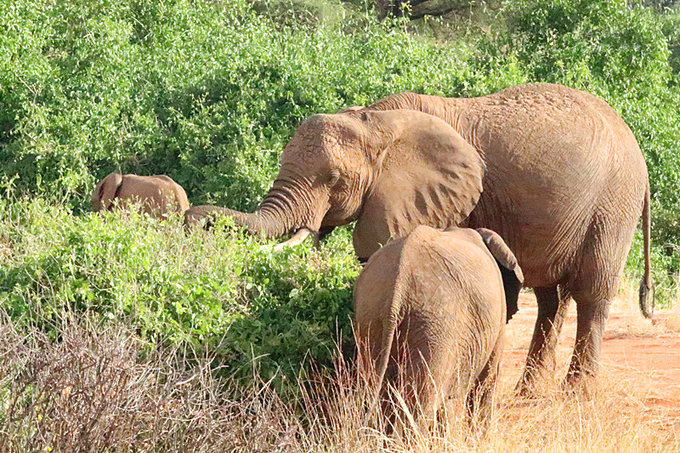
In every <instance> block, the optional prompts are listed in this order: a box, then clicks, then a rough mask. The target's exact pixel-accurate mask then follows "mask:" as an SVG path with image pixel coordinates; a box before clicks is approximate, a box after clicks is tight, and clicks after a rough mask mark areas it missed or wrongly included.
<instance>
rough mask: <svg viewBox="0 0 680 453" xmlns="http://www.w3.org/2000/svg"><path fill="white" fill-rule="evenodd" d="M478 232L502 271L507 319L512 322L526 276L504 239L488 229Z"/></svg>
mask: <svg viewBox="0 0 680 453" xmlns="http://www.w3.org/2000/svg"><path fill="white" fill-rule="evenodd" d="M477 232H478V233H479V234H480V236H482V239H483V240H484V244H486V247H487V248H488V249H489V252H491V254H492V255H493V257H494V258H495V259H496V263H498V268H499V269H500V270H501V276H502V277H503V287H504V288H505V303H506V305H507V319H506V321H510V318H512V315H514V314H515V313H517V310H518V307H517V299H518V297H519V290H520V289H522V284H523V283H524V274H522V269H521V268H520V267H519V263H518V262H517V258H516V257H515V255H514V254H513V253H512V250H510V247H508V246H507V244H506V243H505V241H503V238H501V237H500V236H499V235H498V234H497V233H495V232H493V231H491V230H487V229H486V228H478V229H477Z"/></svg>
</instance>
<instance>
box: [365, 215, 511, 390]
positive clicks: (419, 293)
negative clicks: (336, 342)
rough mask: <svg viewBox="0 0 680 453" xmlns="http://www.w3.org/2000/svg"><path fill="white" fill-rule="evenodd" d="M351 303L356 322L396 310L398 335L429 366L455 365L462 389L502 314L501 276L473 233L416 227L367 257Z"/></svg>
mask: <svg viewBox="0 0 680 453" xmlns="http://www.w3.org/2000/svg"><path fill="white" fill-rule="evenodd" d="M355 309H356V319H357V325H358V326H359V327H360V328H361V326H362V325H367V324H368V323H373V324H374V325H376V324H377V325H382V323H383V321H384V320H387V319H389V317H390V316H391V315H392V316H398V317H399V322H398V324H399V327H398V330H400V331H403V332H402V333H401V334H400V335H399V337H400V338H401V339H402V340H403V341H405V342H407V343H408V344H409V347H410V348H411V350H412V352H413V351H414V350H415V351H416V354H415V355H417V356H421V357H423V358H424V359H425V360H426V362H428V367H430V368H431V369H432V370H442V373H444V374H446V373H448V372H450V370H452V369H456V370H458V372H457V374H456V375H455V376H453V379H455V380H456V381H457V382H451V385H452V386H453V387H457V388H458V389H459V390H462V391H464V390H465V389H466V388H467V387H468V384H469V383H470V379H471V378H474V377H476V375H477V373H478V372H479V370H480V369H481V368H482V367H483V366H484V365H485V364H486V363H487V361H488V359H489V356H490V354H491V351H492V350H493V348H494V346H495V344H496V342H497V341H498V339H499V337H500V335H501V333H502V329H503V326H504V325H505V315H506V314H505V293H504V290H503V283H502V277H501V275H500V271H499V269H498V266H497V264H496V262H495V260H494V258H493V256H492V255H491V254H490V253H489V251H488V249H487V248H486V246H485V245H484V242H483V241H482V239H481V236H479V234H478V233H477V232H475V231H474V230H468V229H457V230H454V231H451V232H440V231H438V230H434V229H432V228H430V227H424V226H422V227H418V228H416V230H414V232H412V233H411V234H410V235H409V236H408V237H406V238H405V239H397V240H394V241H392V242H390V243H388V244H387V245H386V246H384V247H383V248H382V249H380V250H379V251H378V252H376V253H375V254H374V255H373V256H372V257H371V258H370V260H369V262H368V264H367V266H366V269H365V270H364V272H363V273H362V274H361V276H360V278H359V280H358V282H357V287H356V291H355ZM371 330H372V331H373V332H372V333H373V334H372V335H371V336H372V340H371V342H372V343H373V342H380V339H379V337H378V335H377V334H378V332H377V331H375V330H373V329H371ZM400 341H401V340H400ZM446 370H449V371H448V372H447V371H446ZM388 374H389V372H388ZM444 374H443V375H442V377H441V378H442V379H445V378H444ZM464 381H466V382H464Z"/></svg>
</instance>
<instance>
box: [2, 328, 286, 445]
mask: <svg viewBox="0 0 680 453" xmlns="http://www.w3.org/2000/svg"><path fill="white" fill-rule="evenodd" d="M58 332H59V334H60V335H61V338H59V340H58V341H54V340H53V339H50V338H48V337H47V336H45V335H44V334H43V333H41V332H40V331H39V330H38V329H31V330H30V331H29V332H28V333H24V334H21V333H19V332H18V331H17V330H16V329H15V328H14V326H13V325H12V323H11V321H10V320H9V319H8V318H7V317H6V316H3V317H2V320H1V321H0V392H1V393H0V395H2V403H3V404H2V412H1V414H0V451H3V452H24V451H55V452H56V451H68V452H71V451H92V452H95V451H97V452H99V451H138V452H142V451H192V452H194V451H196V452H222V451H225V449H228V450H242V451H257V450H261V451H269V450H270V449H271V447H272V446H277V445H284V444H285V442H286V441H285V439H286V438H287V436H288V435H289V433H292V432H295V431H296V430H297V426H298V422H297V420H296V418H295V417H294V416H293V415H292V413H291V412H290V410H289V408H288V407H287V406H285V405H283V403H282V402H281V400H280V399H279V398H277V397H276V395H275V394H274V393H273V391H272V390H271V389H269V388H268V387H267V386H266V385H263V386H261V387H260V388H257V389H255V388H251V389H235V388H234V387H233V386H230V385H229V384H228V382H226V381H225V380H220V379H216V378H214V377H213V372H212V371H214V369H212V371H211V366H212V357H204V358H202V359H200V360H191V361H189V360H187V359H185V358H183V357H182V356H180V355H179V354H178V353H177V351H173V350H168V349H163V348H150V347H149V345H145V344H143V343H142V342H141V341H140V340H139V339H138V338H137V337H136V336H135V335H134V334H133V333H132V332H130V331H129V330H128V329H126V328H125V327H109V328H104V329H102V328H99V327H98V326H96V325H94V324H92V323H90V322H88V321H87V319H81V320H79V321H77V322H73V321H72V322H68V323H67V324H65V325H64V326H63V327H61V328H59V329H58ZM237 392H238V393H239V395H240V396H239V398H234V396H233V395H234V394H236V393H237Z"/></svg>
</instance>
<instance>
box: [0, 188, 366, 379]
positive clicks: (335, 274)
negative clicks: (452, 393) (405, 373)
mask: <svg viewBox="0 0 680 453" xmlns="http://www.w3.org/2000/svg"><path fill="white" fill-rule="evenodd" d="M349 241H350V238H349V235H348V234H346V232H343V231H342V230H339V231H338V232H337V233H334V235H333V237H332V238H331V239H330V240H329V241H328V242H327V243H326V244H325V245H324V246H323V247H322V248H321V250H318V251H317V250H312V249H311V248H310V246H309V245H303V246H301V247H299V248H296V249H294V250H286V251H284V252H283V253H280V254H274V253H272V247H271V243H268V242H263V241H261V240H259V238H254V237H250V236H247V235H243V234H241V233H240V232H238V231H234V229H233V228H227V230H226V231H223V232H220V231H217V232H216V233H215V234H212V233H211V234H208V233H205V232H203V231H197V232H193V233H190V234H185V232H184V230H183V228H182V226H181V222H180V221H179V219H177V218H173V219H170V220H167V221H163V222H160V223H159V222H157V221H155V220H153V219H150V218H149V217H147V216H144V215H140V214H135V213H123V212H117V213H109V214H107V215H106V216H103V217H102V216H100V215H96V214H89V215H85V216H80V217H75V216H72V215H71V214H70V213H69V212H68V211H67V210H65V209H64V208H63V207H61V206H57V205H54V204H50V203H47V202H45V201H43V200H41V199H35V200H32V201H28V200H20V201H12V202H8V201H7V200H3V201H0V256H2V259H3V265H2V266H1V267H0V307H2V308H3V309H5V310H7V311H8V312H9V313H10V315H11V317H12V318H13V319H14V320H15V323H17V325H35V324H36V323H38V324H40V325H42V326H43V328H44V329H46V330H47V331H52V329H53V326H54V325H56V324H57V323H58V322H59V321H60V320H59V317H60V316H62V315H63V314H64V313H71V312H74V313H84V312H89V313H95V314H97V315H98V316H99V318H100V319H101V320H102V322H106V320H107V319H114V318H115V319H125V320H126V324H127V325H130V326H135V328H136V329H137V330H138V333H139V334H140V335H141V336H142V337H143V338H146V339H147V340H149V341H152V342H168V343H171V344H175V345H180V346H182V347H183V349H184V350H186V351H193V353H194V354H197V353H198V354H200V353H201V351H205V350H210V351H211V352H215V353H216V355H217V357H218V358H219V359H220V361H222V362H224V364H225V365H227V372H229V373H230V374H234V375H236V376H237V377H241V378H246V377H252V376H253V369H255V368H256V369H258V370H259V372H260V375H261V376H262V377H264V378H270V377H273V376H275V375H276V373H277V372H280V373H282V374H279V376H278V377H279V378H283V376H286V377H288V378H295V376H296V375H297V373H299V372H301V370H302V369H303V367H304V366H306V365H309V363H310V362H312V361H315V362H316V363H317V364H322V365H323V364H328V363H330V360H331V358H332V356H333V353H334V352H335V350H336V345H335V343H336V342H339V343H342V342H345V344H347V345H348V346H351V345H352V344H353V340H352V334H351V327H350V314H351V308H352V285H353V282H354V279H355V278H356V276H357V275H358V271H359V266H358V262H357V261H356V258H355V257H354V256H353V254H352V253H351V252H350V251H351V247H350V246H349Z"/></svg>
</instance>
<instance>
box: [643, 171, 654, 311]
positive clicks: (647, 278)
mask: <svg viewBox="0 0 680 453" xmlns="http://www.w3.org/2000/svg"><path fill="white" fill-rule="evenodd" d="M651 233H652V219H651V215H650V196H649V183H647V189H646V191H645V204H644V206H643V208H642V236H643V240H644V258H645V275H644V276H643V277H642V282H640V311H641V312H642V316H644V317H645V318H648V319H651V318H652V315H653V314H654V284H653V283H652V276H651V271H652V269H651V267H652V265H651V259H650V241H651V237H650V236H651Z"/></svg>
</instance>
